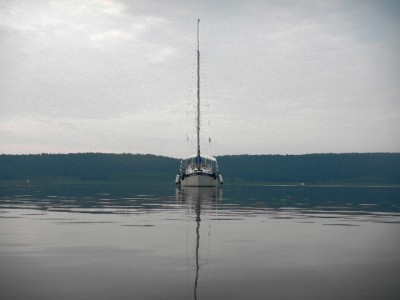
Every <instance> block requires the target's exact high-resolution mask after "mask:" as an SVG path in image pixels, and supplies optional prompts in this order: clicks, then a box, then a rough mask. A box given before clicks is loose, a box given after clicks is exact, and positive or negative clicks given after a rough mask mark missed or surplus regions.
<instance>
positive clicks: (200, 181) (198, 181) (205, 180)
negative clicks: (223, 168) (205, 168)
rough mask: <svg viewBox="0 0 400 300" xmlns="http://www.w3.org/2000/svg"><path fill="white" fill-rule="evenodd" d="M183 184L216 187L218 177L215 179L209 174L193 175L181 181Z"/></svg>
mask: <svg viewBox="0 0 400 300" xmlns="http://www.w3.org/2000/svg"><path fill="white" fill-rule="evenodd" d="M181 186H193V187H216V186H218V177H217V178H216V179H214V177H210V176H207V175H192V176H188V177H185V178H184V179H183V180H182V181H181Z"/></svg>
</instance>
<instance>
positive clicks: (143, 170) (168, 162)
mask: <svg viewBox="0 0 400 300" xmlns="http://www.w3.org/2000/svg"><path fill="white" fill-rule="evenodd" d="M218 163H219V166H220V171H221V172H222V174H223V176H224V179H225V182H226V183H229V182H288V183H302V182H304V183H332V184H335V183H374V184H400V153H351V154H308V155H227V156H220V157H218ZM178 168H179V160H178V159H175V158H169V157H163V156H155V155H149V154H146V155H140V154H102V153H80V154H41V155H0V180H124V181H127V180H128V181H129V180H141V181H150V180H151V181H172V182H173V181H174V179H175V174H176V173H177V172H178Z"/></svg>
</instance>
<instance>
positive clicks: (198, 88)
mask: <svg viewBox="0 0 400 300" xmlns="http://www.w3.org/2000/svg"><path fill="white" fill-rule="evenodd" d="M199 27H200V19H197V159H196V161H197V167H199V164H200V29H199Z"/></svg>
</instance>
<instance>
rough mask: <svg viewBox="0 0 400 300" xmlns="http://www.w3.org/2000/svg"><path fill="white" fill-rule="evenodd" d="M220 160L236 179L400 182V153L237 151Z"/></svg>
mask: <svg viewBox="0 0 400 300" xmlns="http://www.w3.org/2000/svg"><path fill="white" fill-rule="evenodd" d="M218 163H219V165H220V166H221V170H223V172H224V174H225V178H226V179H227V180H234V181H235V180H245V181H256V182H304V183H382V184H393V183H400V153H348V154H307V155H239V156H237V155H235V156H222V157H219V158H218Z"/></svg>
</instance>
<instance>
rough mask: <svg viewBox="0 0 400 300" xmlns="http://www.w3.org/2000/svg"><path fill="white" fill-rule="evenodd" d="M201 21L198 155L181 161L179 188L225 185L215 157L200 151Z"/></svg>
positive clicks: (198, 86) (198, 36)
mask: <svg viewBox="0 0 400 300" xmlns="http://www.w3.org/2000/svg"><path fill="white" fill-rule="evenodd" d="M199 27H200V19H198V20H197V128H196V131H197V153H196V154H193V155H190V156H188V157H186V158H184V159H182V161H181V165H180V169H179V173H178V174H177V175H176V178H175V184H176V185H179V186H195V187H214V186H215V187H216V186H218V185H219V184H222V183H223V179H222V175H221V173H220V172H219V170H218V163H217V159H216V158H215V157H212V156H209V155H205V154H202V153H201V151H200V35H199Z"/></svg>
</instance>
